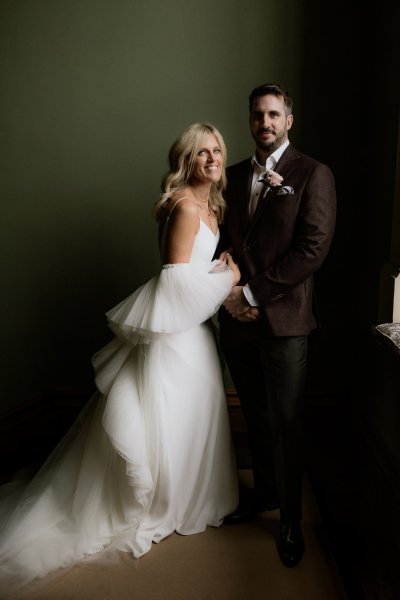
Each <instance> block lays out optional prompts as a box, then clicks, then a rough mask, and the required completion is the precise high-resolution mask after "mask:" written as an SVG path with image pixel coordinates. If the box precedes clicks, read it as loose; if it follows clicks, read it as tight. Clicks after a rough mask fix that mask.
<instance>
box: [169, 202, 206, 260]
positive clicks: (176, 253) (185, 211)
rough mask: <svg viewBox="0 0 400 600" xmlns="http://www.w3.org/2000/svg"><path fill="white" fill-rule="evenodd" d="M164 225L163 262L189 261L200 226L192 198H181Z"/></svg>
mask: <svg viewBox="0 0 400 600" xmlns="http://www.w3.org/2000/svg"><path fill="white" fill-rule="evenodd" d="M164 227H165V228H166V229H165V234H164V236H163V237H164V244H163V248H162V249H161V258H162V262H163V264H177V263H188V262H189V261H190V257H191V254H192V249H193V243H194V238H195V236H196V234H197V232H198V230H199V227H200V219H199V213H198V210H197V208H196V206H195V204H194V203H193V202H192V200H190V199H189V198H183V199H182V200H180V201H179V202H178V203H177V204H176V206H175V207H174V208H173V210H172V211H171V213H170V216H169V219H168V220H167V222H166V223H165V224H164Z"/></svg>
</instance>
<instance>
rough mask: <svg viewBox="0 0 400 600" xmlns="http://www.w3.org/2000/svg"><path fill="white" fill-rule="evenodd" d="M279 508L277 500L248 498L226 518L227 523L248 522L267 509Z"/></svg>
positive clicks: (225, 522)
mask: <svg viewBox="0 0 400 600" xmlns="http://www.w3.org/2000/svg"><path fill="white" fill-rule="evenodd" d="M277 508H279V503H278V501H277V500H271V501H263V502H261V501H257V500H254V498H251V499H249V500H246V501H245V502H242V503H241V504H239V506H238V507H237V509H236V510H235V511H234V512H233V513H231V514H230V515H227V516H226V517H225V518H224V524H225V525H239V523H247V522H248V521H252V520H253V519H255V518H256V516H257V515H258V514H259V513H262V512H264V511H265V510H276V509H277Z"/></svg>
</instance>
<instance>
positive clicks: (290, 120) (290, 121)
mask: <svg viewBox="0 0 400 600" xmlns="http://www.w3.org/2000/svg"><path fill="white" fill-rule="evenodd" d="M292 125H293V115H288V116H287V117H286V129H287V130H288V131H289V129H290V128H291V127H292Z"/></svg>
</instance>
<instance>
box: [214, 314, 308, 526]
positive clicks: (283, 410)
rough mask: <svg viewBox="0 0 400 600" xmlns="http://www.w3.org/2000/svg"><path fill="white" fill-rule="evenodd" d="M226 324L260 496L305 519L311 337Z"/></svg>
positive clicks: (288, 515) (225, 345)
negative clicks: (306, 404)
mask: <svg viewBox="0 0 400 600" xmlns="http://www.w3.org/2000/svg"><path fill="white" fill-rule="evenodd" d="M228 321H230V324H229V326H228V324H227V323H225V324H222V323H221V331H220V341H221V348H222V351H223V353H224V356H225V358H226V361H227V363H228V367H229V371H230V373H231V376H232V379H233V383H234V385H235V388H236V391H237V393H238V396H239V399H240V403H241V406H242V409H243V412H244V415H245V418H246V422H247V427H248V434H249V441H250V445H251V449H252V454H253V473H254V483H255V493H256V497H257V498H258V499H259V500H260V501H261V502H262V501H264V500H268V499H270V498H271V497H275V498H276V497H278V500H279V502H280V507H281V508H280V511H281V519H282V520H285V521H290V520H297V519H301V516H302V506H301V504H302V503H301V497H302V478H303V471H304V424H303V419H304V388H305V378H306V366H307V342H308V337H307V336H293V337H271V336H268V335H267V333H266V331H265V326H264V324H263V323H262V322H257V323H240V322H239V321H234V320H232V319H230V318H228Z"/></svg>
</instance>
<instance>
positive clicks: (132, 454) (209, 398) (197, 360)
mask: <svg viewBox="0 0 400 600" xmlns="http://www.w3.org/2000/svg"><path fill="white" fill-rule="evenodd" d="M218 238H219V234H217V235H214V234H213V232H212V231H211V230H210V229H209V228H208V227H207V226H206V225H205V223H203V222H202V221H200V227H199V231H198V233H197V235H196V238H195V243H194V247H193V252H192V256H191V260H190V263H189V264H177V265H164V267H163V268H162V270H161V272H160V274H159V275H158V276H156V277H154V278H152V279H151V280H150V281H148V282H147V283H146V284H145V285H143V286H141V287H140V288H139V289H138V290H137V291H135V292H134V293H133V294H132V295H131V296H130V297H128V298H127V299H126V300H124V301H123V302H121V303H120V304H119V305H118V306H116V307H115V308H114V309H112V310H111V311H109V312H108V313H107V318H108V322H109V325H110V327H111V329H112V331H113V332H114V334H115V338H114V339H113V340H112V341H111V342H110V343H109V344H108V345H107V346H105V347H104V348H103V349H102V350H100V351H99V352H98V353H97V354H95V355H94V357H93V366H94V369H95V374H96V384H97V387H98V392H97V393H96V394H95V395H94V397H93V398H92V399H91V400H90V401H89V403H88V405H87V406H86V407H85V409H84V410H83V411H82V413H81V414H80V415H79V417H78V419H77V420H76V422H75V423H74V425H73V426H72V428H71V429H70V430H69V432H68V433H67V434H66V436H65V437H64V438H63V440H62V441H61V442H60V444H59V445H58V446H57V448H56V449H55V450H54V451H53V452H52V454H51V455H50V457H49V458H48V460H47V461H46V462H45V464H44V465H43V467H42V468H41V469H40V471H39V472H38V473H37V474H36V476H35V477H34V478H33V480H32V481H31V482H30V483H29V484H28V486H27V487H25V488H24V489H23V490H22V492H18V493H19V496H18V497H17V498H16V497H15V494H13V493H12V489H10V486H7V485H6V486H3V488H2V489H1V490H0V492H1V499H0V509H1V512H0V514H1V534H0V581H1V583H2V584H3V586H7V587H8V589H10V588H9V586H10V585H12V584H13V583H18V584H23V585H24V584H26V583H28V582H29V581H31V580H32V579H35V578H37V577H43V576H45V575H46V574H47V573H49V572H53V571H54V570H56V569H58V568H60V567H70V566H72V565H73V564H75V563H76V562H78V561H80V560H83V559H86V558H87V557H88V556H89V555H93V554H95V553H100V554H102V551H103V550H104V549H106V550H107V551H108V550H113V551H115V550H117V551H118V550H122V551H127V552H130V553H131V554H132V555H133V556H134V557H140V556H142V555H143V554H145V553H146V552H148V551H149V550H150V548H151V545H152V542H159V541H160V540H162V539H163V538H165V537H166V536H168V535H170V534H171V533H172V532H174V531H176V532H178V533H180V534H184V535H189V534H194V533H200V532H203V531H204V530H205V529H206V527H207V525H211V526H219V525H221V523H222V520H223V517H224V516H225V515H227V514H228V513H230V512H232V511H233V510H234V509H235V508H236V506H237V501H238V489H237V474H236V465H235V459H234V452H233V447H232V443H231V436H230V428H229V420H228V413H227V407H226V399H225V393H224V387H223V382H222V376H221V368H220V361H219V356H218V353H217V348H216V344H215V339H214V334H213V331H212V329H211V327H210V325H209V323H208V322H207V320H208V319H209V317H211V316H212V315H213V314H214V313H215V312H216V311H217V309H218V307H219V306H220V305H221V303H222V302H223V299H224V298H225V297H226V295H227V294H228V293H229V291H230V288H231V281H232V272H231V271H230V269H225V270H219V269H218V267H217V268H215V265H216V261H212V257H213V254H214V252H215V248H216V245H217V242H218ZM213 267H214V269H213ZM212 271H214V272H212Z"/></svg>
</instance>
